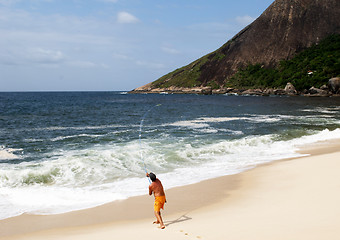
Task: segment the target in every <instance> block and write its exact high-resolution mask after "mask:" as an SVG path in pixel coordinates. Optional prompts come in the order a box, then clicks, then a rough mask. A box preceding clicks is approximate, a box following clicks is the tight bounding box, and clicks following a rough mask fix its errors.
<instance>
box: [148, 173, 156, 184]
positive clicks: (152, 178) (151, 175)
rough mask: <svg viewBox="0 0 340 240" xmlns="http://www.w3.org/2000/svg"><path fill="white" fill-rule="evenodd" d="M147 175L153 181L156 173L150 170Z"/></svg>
mask: <svg viewBox="0 0 340 240" xmlns="http://www.w3.org/2000/svg"><path fill="white" fill-rule="evenodd" d="M149 177H150V179H151V181H153V182H154V181H156V174H154V173H152V172H151V173H150V174H149Z"/></svg>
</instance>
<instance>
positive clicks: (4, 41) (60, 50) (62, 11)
mask: <svg viewBox="0 0 340 240" xmlns="http://www.w3.org/2000/svg"><path fill="white" fill-rule="evenodd" d="M272 2H273V0H238V1H228V0H224V1H220V0H209V1H207V0H168V1H163V0H154V1H152V0H0V91H114V90H131V89H134V88H136V87H139V86H142V85H144V84H146V83H149V82H152V81H154V80H156V79H158V78H159V77H161V76H162V75H164V74H166V73H168V72H170V71H173V70H175V69H177V68H179V67H182V66H184V65H187V64H189V63H190V62H192V61H194V60H196V59H197V58H199V57H201V56H203V55H206V54H208V53H210V52H212V51H214V50H216V49H217V48H219V47H220V46H221V45H222V44H224V43H225V42H227V41H228V40H229V39H230V38H232V37H233V36H234V35H235V34H236V33H237V32H239V31H240V30H242V28H243V27H245V26H246V25H248V24H249V23H250V22H252V21H253V20H255V19H256V18H257V17H258V16H259V15H260V14H261V13H262V12H263V11H264V10H265V9H266V8H267V7H268V6H269V5H270V4H271V3H272Z"/></svg>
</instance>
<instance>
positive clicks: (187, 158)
mask: <svg viewBox="0 0 340 240" xmlns="http://www.w3.org/2000/svg"><path fill="white" fill-rule="evenodd" d="M338 138H339V139H340V129H336V130H333V131H330V130H327V129H326V130H323V131H320V132H315V133H314V134H313V135H309V136H303V137H300V138H297V139H292V140H289V141H276V140H275V139H277V136H276V135H274V134H270V135H264V136H248V137H244V138H241V139H234V140H218V141H215V142H209V143H204V142H196V143H195V142H190V141H187V140H185V139H175V140H171V139H169V140H167V139H165V140H162V142H159V140H147V139H145V140H144V141H143V142H142V144H141V145H140V144H139V142H138V141H137V140H134V141H131V142H128V143H120V144H111V145H106V146H95V147H92V148H91V149H84V150H77V151H76V150H59V151H56V152H54V153H53V156H52V157H49V158H48V159H46V161H40V162H23V163H20V164H17V165H11V164H7V163H3V164H2V167H1V169H0V219H3V218H7V217H11V216H15V215H19V214H22V213H25V212H26V213H32V214H55V213H62V212H68V211H74V210H78V209H84V208H89V207H94V206H97V205H101V204H104V203H107V202H110V201H114V200H118V199H125V198H127V197H131V196H135V195H141V194H145V193H147V186H148V181H147V180H146V179H145V177H144V175H145V173H144V166H143V161H144V163H145V165H146V166H147V168H148V170H152V171H154V172H156V173H157V175H158V176H159V178H161V179H162V181H163V184H164V186H165V188H166V189H169V188H172V187H176V186H181V185H186V184H191V183H196V182H199V181H202V180H205V179H209V178H212V177H217V176H223V175H228V174H235V173H238V172H241V171H244V170H245V169H249V168H252V167H254V166H256V165H258V164H261V163H265V162H270V161H274V160H278V159H284V158H291V157H298V156H301V154H298V153H297V152H296V150H297V149H298V146H299V145H303V144H310V143H314V142H317V141H322V140H328V139H338ZM140 146H141V147H140ZM141 154H142V159H143V161H141V157H140V156H141ZM51 158H52V159H51Z"/></svg>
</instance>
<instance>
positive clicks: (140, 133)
mask: <svg viewBox="0 0 340 240" xmlns="http://www.w3.org/2000/svg"><path fill="white" fill-rule="evenodd" d="M161 105H162V104H157V105H155V106H153V107H151V108H150V109H149V110H148V111H146V112H145V113H144V115H143V117H142V120H141V121H140V124H139V149H140V159H141V161H142V162H143V166H144V170H145V173H148V170H147V169H146V165H145V162H144V159H143V153H142V127H143V123H144V119H145V118H146V116H147V115H148V113H149V112H150V111H151V110H152V109H154V108H155V107H159V106H161ZM148 180H149V183H151V181H150V178H148Z"/></svg>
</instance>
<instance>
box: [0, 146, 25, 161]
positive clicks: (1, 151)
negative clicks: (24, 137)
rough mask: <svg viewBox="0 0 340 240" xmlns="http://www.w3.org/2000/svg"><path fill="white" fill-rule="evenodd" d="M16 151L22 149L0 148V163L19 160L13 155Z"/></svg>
mask: <svg viewBox="0 0 340 240" xmlns="http://www.w3.org/2000/svg"><path fill="white" fill-rule="evenodd" d="M17 151H22V149H14V148H6V147H5V146H0V161H1V160H13V159H19V158H21V157H20V156H19V155H16V154H15V153H14V152H17Z"/></svg>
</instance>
